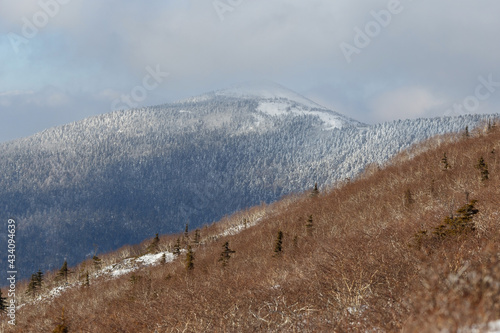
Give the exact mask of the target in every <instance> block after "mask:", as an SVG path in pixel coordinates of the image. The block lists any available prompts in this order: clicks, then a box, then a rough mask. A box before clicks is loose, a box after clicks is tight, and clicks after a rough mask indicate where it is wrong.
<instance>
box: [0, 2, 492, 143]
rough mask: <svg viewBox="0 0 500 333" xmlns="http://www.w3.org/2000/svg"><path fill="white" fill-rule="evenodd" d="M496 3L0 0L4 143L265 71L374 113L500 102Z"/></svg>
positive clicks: (368, 116)
mask: <svg viewBox="0 0 500 333" xmlns="http://www.w3.org/2000/svg"><path fill="white" fill-rule="evenodd" d="M499 13H500V1H494V0H483V1H470V0H469V1H464V0H440V1H435V0H428V1H427V0H413V1H411V0H401V1H397V0H391V1H376V0H372V1H361V0H359V1H354V0H335V1H334V0H217V1H213V0H196V1H191V0H161V1H159V0H158V1H157V0H148V1H137V0H134V1H132V0H107V1H103V0H40V1H38V0H0V141H6V140H11V139H15V138H18V137H22V136H28V135H31V134H33V133H35V132H38V131H41V130H43V129H45V128H48V127H52V126H55V125H60V124H64V123H67V122H71V121H75V120H79V119H82V118H85V117H88V116H92V115H96V114H102V113H106V112H110V111H111V110H112V108H113V107H115V108H125V107H127V105H140V106H144V105H155V104H161V103H165V102H171V101H175V100H178V99H182V98H186V97H189V96H193V95H197V94H201V93H204V92H207V91H211V90H215V89H222V88H224V87H227V86H230V85H232V84H235V83H240V82H245V81H251V80H262V79H266V80H272V81H275V82H277V83H279V84H282V85H284V86H286V87H288V88H290V89H292V90H295V91H297V92H298V93H301V94H303V95H305V96H307V97H309V98H311V99H313V100H315V101H317V102H319V103H320V104H323V105H325V106H328V107H330V108H332V109H333V110H335V111H338V112H341V113H344V114H346V115H348V116H350V117H353V118H355V119H357V120H359V121H362V122H366V123H378V122H383V121H388V120H394V119H405V118H417V117H427V116H442V115H445V114H450V113H454V114H457V113H462V112H467V113H469V112H473V113H486V112H487V113H492V112H497V111H498V109H499V108H498V107H499V106H500V67H499V59H500V43H499V42H498V41H499V37H498V34H499V32H500V20H499V19H498V14H499ZM166 73H168V75H167V74H166ZM127 98H128V99H127ZM124 101H126V102H124ZM454 106H455V107H454Z"/></svg>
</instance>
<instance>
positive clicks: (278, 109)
mask: <svg viewBox="0 0 500 333" xmlns="http://www.w3.org/2000/svg"><path fill="white" fill-rule="evenodd" d="M257 110H258V111H260V112H263V113H265V114H268V115H270V116H281V115H285V114H290V113H292V114H297V115H311V116H317V117H319V119H321V121H323V122H324V123H325V125H326V126H327V128H326V129H334V128H342V126H343V124H344V122H343V121H342V120H341V119H340V117H339V116H338V115H336V114H334V113H333V112H330V111H327V110H324V111H323V110H317V109H316V110H311V109H310V108H307V107H303V106H300V105H290V103H287V102H286V101H276V102H275V101H263V102H260V103H259V106H258V108H257Z"/></svg>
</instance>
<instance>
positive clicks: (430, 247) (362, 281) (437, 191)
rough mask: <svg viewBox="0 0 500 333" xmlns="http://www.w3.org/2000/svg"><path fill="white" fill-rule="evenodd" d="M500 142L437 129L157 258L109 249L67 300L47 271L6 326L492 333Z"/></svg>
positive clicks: (499, 266) (497, 292)
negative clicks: (347, 175)
mask: <svg viewBox="0 0 500 333" xmlns="http://www.w3.org/2000/svg"><path fill="white" fill-rule="evenodd" d="M499 151H500V131H499V129H498V128H494V129H492V130H490V131H477V132H475V133H473V134H472V136H471V137H468V138H465V137H463V136H462V135H447V136H442V137H438V138H434V139H432V140H430V141H428V142H426V143H424V144H422V145H419V146H418V147H413V148H412V149H411V150H408V151H405V152H403V153H401V154H399V155H398V156H397V157H396V158H394V159H392V160H391V161H390V163H389V164H388V165H387V166H386V167H384V168H382V169H381V170H376V169H373V170H370V171H369V172H366V173H364V174H363V175H361V176H360V177H358V179H357V180H354V181H351V182H344V183H343V184H337V187H336V188H335V189H331V190H330V191H323V192H321V193H317V194H315V193H314V192H311V191H309V192H308V193H304V194H303V195H299V196H291V197H287V198H285V199H283V200H281V201H279V202H277V203H274V204H272V205H269V206H266V205H261V206H259V207H254V208H252V209H250V210H247V211H242V212H239V213H237V214H235V215H233V216H231V217H228V218H225V219H224V220H223V221H221V222H219V223H217V224H214V225H212V226H210V227H206V228H203V229H202V230H200V231H199V233H198V236H196V234H197V233H196V232H193V231H191V232H190V233H187V234H178V235H171V236H163V237H160V240H159V243H157V251H158V252H159V253H158V254H145V253H146V252H147V250H148V249H151V248H152V244H156V243H155V242H154V241H153V240H148V241H145V242H144V243H143V244H141V245H140V246H133V247H125V248H123V249H122V250H120V251H118V252H116V253H112V254H109V255H107V256H103V257H102V259H103V262H104V263H103V266H105V267H104V268H96V266H95V265H94V264H93V263H92V262H90V261H87V262H86V263H82V264H81V265H79V266H78V267H76V268H74V269H73V271H74V272H75V274H73V275H72V276H71V277H70V279H69V286H70V287H67V288H66V290H65V291H64V292H60V293H59V296H56V297H49V295H51V291H54V290H57V288H61V281H57V280H54V275H53V274H47V277H46V280H45V283H46V287H44V288H46V289H45V290H43V289H42V290H41V291H40V292H41V295H40V297H41V299H40V300H37V299H36V298H29V297H23V302H25V303H24V305H23V306H22V307H19V308H18V313H17V315H18V317H19V321H18V323H17V326H16V327H9V329H10V331H12V332H50V331H51V330H52V329H53V327H55V326H56V325H57V324H59V323H60V322H61V320H60V319H59V318H60V317H61V310H62V309H64V316H65V318H66V319H65V320H64V324H65V325H67V326H68V327H69V328H70V330H84V331H90V332H95V333H99V332H111V331H123V332H138V333H140V332H155V331H158V332H176V331H180V330H182V331H185V332H216V331H217V332H218V331H231V332H232V331H238V332H239V331H242V332H254V331H265V332H346V331H363V332H367V331H376V332H394V331H404V332H443V331H452V332H455V331H481V332H494V330H493V328H494V327H496V326H497V325H498V324H499V319H500V312H499V311H498V310H499V309H498V304H500V284H499V283H498V281H500V258H499V256H498V254H499V253H500V226H499V224H498V216H499V215H500V211H499V206H498V198H499V195H500V193H499V188H500V173H499V171H500V164H499V162H500V160H499V158H498V153H499ZM445 154H446V160H447V166H446V167H445V163H443V162H442V160H443V157H444V155H445ZM480 159H482V160H483V161H484V165H486V167H487V169H488V171H489V173H488V179H484V177H482V175H483V176H484V172H482V171H484V167H482V168H483V170H481V168H478V161H479V160H480ZM476 200H477V201H476ZM450 213H453V214H454V217H451V216H450ZM278 235H282V237H280V238H279V239H280V242H279V246H278ZM177 239H178V241H177ZM176 244H180V247H181V248H182V249H183V253H182V254H180V255H178V256H176V255H174V254H173V253H172V251H173V250H174V249H175V247H176ZM187 245H190V246H191V247H192V249H194V261H193V264H194V266H193V269H189V270H187V269H186V262H185V260H186V258H187V256H186V254H185V252H186V251H187V250H188V249H189V248H188V247H187ZM226 249H227V250H228V251H230V252H226ZM161 252H164V253H166V257H165V259H166V260H165V261H166V262H164V263H160V262H159V260H157V259H156V261H155V264H151V263H152V262H153V261H154V260H155V258H161V255H160V253H161ZM228 253H229V256H227V254H228ZM160 260H161V259H160ZM142 263H144V264H142ZM127 269H129V271H128V272H127V271H125V270H127ZM109 271H111V273H108V272H109ZM86 273H90V276H91V277H90V281H89V286H85V285H84V281H85V279H81V278H82V277H85V275H86ZM62 285H63V287H64V284H62ZM23 288H24V287H23ZM19 291H20V292H23V291H24V289H21V287H20V289H19ZM52 294H53V292H52ZM488 327H490V328H491V331H490V330H488Z"/></svg>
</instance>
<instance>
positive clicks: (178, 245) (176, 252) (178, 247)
mask: <svg viewBox="0 0 500 333" xmlns="http://www.w3.org/2000/svg"><path fill="white" fill-rule="evenodd" d="M172 253H173V254H174V255H175V256H179V255H180V254H181V240H180V238H177V242H175V245H174V250H173V251H172Z"/></svg>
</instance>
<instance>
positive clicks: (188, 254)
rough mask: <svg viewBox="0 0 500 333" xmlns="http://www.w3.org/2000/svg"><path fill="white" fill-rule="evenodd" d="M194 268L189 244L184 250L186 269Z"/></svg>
mask: <svg viewBox="0 0 500 333" xmlns="http://www.w3.org/2000/svg"><path fill="white" fill-rule="evenodd" d="M193 268H194V253H193V249H192V248H191V245H188V247H187V252H186V270H188V271H190V270H192V269H193Z"/></svg>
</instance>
